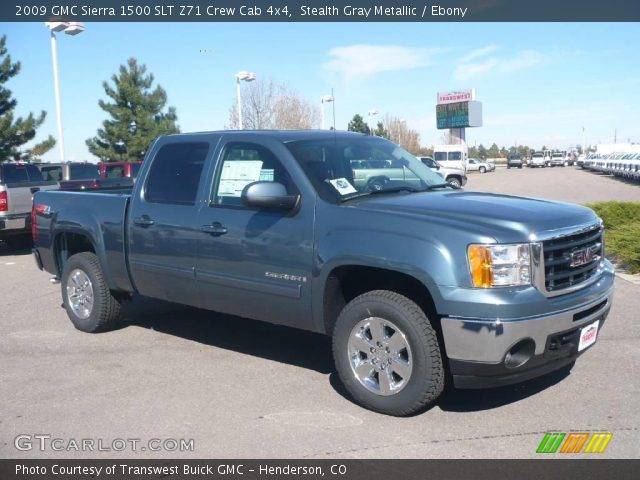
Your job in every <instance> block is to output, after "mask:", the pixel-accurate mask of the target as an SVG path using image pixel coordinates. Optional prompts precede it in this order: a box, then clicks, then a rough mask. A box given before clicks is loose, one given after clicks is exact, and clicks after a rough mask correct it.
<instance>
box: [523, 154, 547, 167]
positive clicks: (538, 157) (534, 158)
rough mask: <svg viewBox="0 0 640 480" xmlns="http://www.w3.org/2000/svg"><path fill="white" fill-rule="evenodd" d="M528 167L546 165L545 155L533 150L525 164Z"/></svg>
mask: <svg viewBox="0 0 640 480" xmlns="http://www.w3.org/2000/svg"><path fill="white" fill-rule="evenodd" d="M527 166H528V167H530V168H533V167H542V168H544V167H546V166H547V162H546V157H545V155H544V153H543V152H534V153H533V154H532V155H531V158H530V159H529V163H528V164H527Z"/></svg>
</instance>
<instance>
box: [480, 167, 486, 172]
mask: <svg viewBox="0 0 640 480" xmlns="http://www.w3.org/2000/svg"><path fill="white" fill-rule="evenodd" d="M478 170H479V171H480V173H487V169H486V168H484V167H480V168H479V169H478Z"/></svg>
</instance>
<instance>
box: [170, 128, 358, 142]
mask: <svg viewBox="0 0 640 480" xmlns="http://www.w3.org/2000/svg"><path fill="white" fill-rule="evenodd" d="M210 134H216V135H223V134H233V135H246V136H247V137H249V136H256V135H259V136H266V137H270V138H275V139H277V140H280V141H281V142H283V143H286V142H293V141H296V140H320V139H334V138H344V139H348V138H354V137H367V136H368V135H366V134H364V133H359V132H348V131H344V130H217V131H210V132H193V133H175V134H172V135H167V136H168V137H180V136H189V135H210Z"/></svg>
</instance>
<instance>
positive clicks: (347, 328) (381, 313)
mask: <svg viewBox="0 0 640 480" xmlns="http://www.w3.org/2000/svg"><path fill="white" fill-rule="evenodd" d="M371 317H375V318H380V319H383V320H385V321H388V322H391V323H393V324H394V325H396V326H397V327H398V328H399V329H400V330H401V331H402V333H403V334H404V337H405V339H406V341H407V342H408V345H409V348H410V351H411V356H410V358H411V365H412V371H411V374H410V376H409V377H408V380H407V381H406V384H405V385H404V386H403V387H402V389H400V390H399V391H398V392H397V393H393V394H389V395H381V394H377V393H374V392H372V391H370V390H369V389H368V388H366V387H365V386H364V385H363V384H362V383H361V381H360V380H359V379H358V378H357V377H356V375H355V373H354V370H352V367H351V357H350V354H349V348H348V345H349V339H350V336H351V333H352V331H353V329H354V327H355V326H356V325H358V323H360V322H361V321H363V320H366V319H368V318H371ZM333 358H334V362H335V365H336V370H337V371H338V375H339V376H340V379H341V380H342V383H343V384H344V386H345V388H346V389H347V391H348V392H349V394H350V395H351V396H352V397H353V399H354V400H355V401H356V402H357V403H358V404H360V405H362V406H363V407H365V408H368V409H370V410H374V411H376V412H380V413H384V414H387V415H393V416H407V415H413V414H415V413H418V412H421V411H423V410H424V409H426V408H427V407H428V406H429V405H430V404H431V403H433V402H434V401H435V400H436V399H437V398H438V397H439V396H440V394H441V393H442V391H443V389H444V383H445V381H444V378H445V371H444V367H443V365H442V357H441V353H440V347H439V345H438V338H437V335H436V332H435V330H434V329H433V326H432V325H431V323H430V322H429V319H428V318H427V316H426V315H425V312H424V311H422V309H421V308H420V307H419V306H418V305H417V304H416V303H414V302H413V301H411V300H409V299H408V298H407V297H404V296H402V295H400V294H398V293H395V292H391V291H388V290H374V291H371V292H368V293H365V294H363V295H360V296H359V297H356V298H355V299H354V300H352V301H351V302H349V303H348V304H347V305H346V306H345V307H344V309H343V310H342V312H341V313H340V315H339V317H338V320H337V321H336V325H335V328H334V331H333Z"/></svg>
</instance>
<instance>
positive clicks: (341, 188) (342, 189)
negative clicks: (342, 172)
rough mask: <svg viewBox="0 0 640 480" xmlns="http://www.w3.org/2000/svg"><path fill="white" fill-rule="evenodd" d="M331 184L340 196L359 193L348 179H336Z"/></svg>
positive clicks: (330, 181)
mask: <svg viewBox="0 0 640 480" xmlns="http://www.w3.org/2000/svg"><path fill="white" fill-rule="evenodd" d="M329 183H331V185H333V188H335V189H336V190H337V191H338V193H339V194H340V195H349V194H350V193H356V192H357V190H356V189H355V188H353V185H351V184H350V183H349V180H347V179H346V178H335V179H333V180H329Z"/></svg>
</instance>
